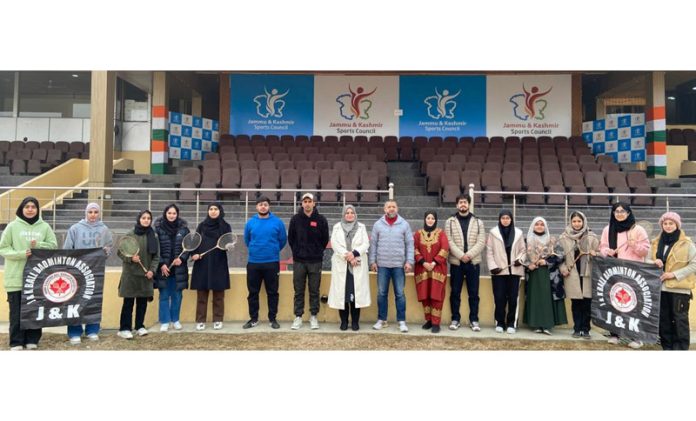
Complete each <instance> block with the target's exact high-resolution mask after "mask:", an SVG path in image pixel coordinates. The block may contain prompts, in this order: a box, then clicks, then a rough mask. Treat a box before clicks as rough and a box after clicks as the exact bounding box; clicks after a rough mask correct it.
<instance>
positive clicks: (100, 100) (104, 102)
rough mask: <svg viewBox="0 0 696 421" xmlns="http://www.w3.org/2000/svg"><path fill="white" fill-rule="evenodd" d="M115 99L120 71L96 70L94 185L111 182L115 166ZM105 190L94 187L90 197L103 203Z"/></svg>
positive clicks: (93, 96)
mask: <svg viewBox="0 0 696 421" xmlns="http://www.w3.org/2000/svg"><path fill="white" fill-rule="evenodd" d="M115 102H116V72H107V71H93V72H92V92H91V112H90V154H89V157H90V159H89V186H90V187H108V186H110V185H111V180H112V174H113V167H114V107H115ZM101 193H102V192H100V191H94V190H91V191H90V192H89V199H90V200H91V201H100V202H101V201H102V200H103V198H102V197H101V196H102V194H101ZM107 194H108V193H107Z"/></svg>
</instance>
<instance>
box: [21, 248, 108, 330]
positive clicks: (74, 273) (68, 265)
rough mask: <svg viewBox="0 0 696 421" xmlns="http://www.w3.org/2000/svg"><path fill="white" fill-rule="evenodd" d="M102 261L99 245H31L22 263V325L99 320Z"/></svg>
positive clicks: (49, 324)
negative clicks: (55, 247)
mask: <svg viewBox="0 0 696 421" xmlns="http://www.w3.org/2000/svg"><path fill="white" fill-rule="evenodd" d="M105 265H106V254H105V253H104V250H103V249H101V248H94V249H80V250H38V249H32V251H31V256H30V257H29V259H27V264H26V266H25V267H24V278H23V279H24V284H23V287H22V319H21V326H22V329H38V328H42V327H51V326H67V325H73V324H78V323H99V322H101V309H102V298H103V294H104V266H105Z"/></svg>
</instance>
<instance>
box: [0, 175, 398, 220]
mask: <svg viewBox="0 0 696 421" xmlns="http://www.w3.org/2000/svg"><path fill="white" fill-rule="evenodd" d="M0 189H7V192H6V193H7V199H6V200H4V201H3V202H4V203H0V207H3V206H4V207H5V209H6V210H7V211H8V214H13V213H14V211H15V209H14V208H13V207H12V206H11V204H12V195H13V194H14V195H18V196H19V197H23V196H22V193H21V192H22V191H23V190H31V191H37V190H38V191H46V192H47V194H46V195H41V196H40V197H37V199H38V200H39V206H40V211H41V212H44V211H50V212H51V213H52V218H51V226H52V228H53V230H55V228H56V213H57V210H58V209H57V206H58V203H57V202H58V200H59V199H61V200H62V201H63V203H65V202H67V201H70V200H72V199H65V198H62V196H65V195H66V193H68V192H71V193H73V194H78V193H81V192H85V191H87V192H97V199H96V201H97V202H98V203H99V205H100V206H101V208H102V209H105V208H104V202H113V201H118V202H123V201H126V200H124V199H114V198H113V195H112V194H111V193H113V192H133V191H138V192H147V209H152V205H153V202H163V203H164V202H166V204H169V203H172V201H173V200H171V199H167V200H158V199H153V193H177V192H194V193H195V201H190V200H180V199H177V200H174V202H176V203H177V204H187V203H190V204H193V203H195V205H196V206H195V209H196V210H195V215H196V225H198V223H199V221H200V218H199V212H200V202H201V199H200V196H201V193H203V192H215V193H218V194H223V195H225V194H227V195H230V194H237V193H239V195H240V200H238V201H235V202H236V203H237V204H238V203H239V202H240V201H241V202H243V204H244V219H245V220H246V219H248V218H249V215H250V212H249V203H250V201H253V200H254V199H255V198H256V197H257V193H260V194H263V193H273V194H274V195H275V194H276V193H288V192H289V193H293V200H292V210H293V213H295V212H297V209H298V193H303V192H308V191H309V192H310V193H313V194H316V193H320V194H323V193H329V194H331V193H334V194H335V193H343V194H341V201H340V202H333V201H326V202H325V203H336V204H338V203H341V204H342V206H345V205H346V204H347V203H346V195H345V193H356V194H357V193H376V194H378V195H383V194H386V195H388V197H389V199H394V183H389V188H388V189H387V190H347V189H313V190H309V189H266V188H264V189H262V188H254V189H248V188H232V189H231V188H167V187H150V188H147V187H143V186H142V185H140V186H130V187H87V186H66V187H53V186H51V187H15V186H9V187H7V186H0ZM61 192H62V193H61ZM16 198H17V196H15V200H16ZM378 198H379V196H378ZM132 201H133V202H141V201H142V200H138V199H135V200H132ZM42 202H43V204H42ZM206 203H207V201H206ZM277 203H289V201H277V200H272V204H273V205H276V204H277ZM113 211H114V209H110V210H109V212H113ZM80 213H81V214H82V211H80ZM71 222H75V221H73V220H71Z"/></svg>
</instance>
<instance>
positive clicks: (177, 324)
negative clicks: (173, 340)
mask: <svg viewBox="0 0 696 421" xmlns="http://www.w3.org/2000/svg"><path fill="white" fill-rule="evenodd" d="M183 328H184V327H183V326H181V322H179V321H178V320H177V321H176V322H174V330H181V329H183Z"/></svg>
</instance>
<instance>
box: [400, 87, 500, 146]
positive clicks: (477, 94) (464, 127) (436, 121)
mask: <svg viewBox="0 0 696 421" xmlns="http://www.w3.org/2000/svg"><path fill="white" fill-rule="evenodd" d="M399 102H400V105H401V110H402V111H403V116H401V121H400V124H399V135H400V136H442V137H447V136H457V137H461V136H474V137H475V136H485V135H486V77H485V76H483V75H472V76H400V78H399Z"/></svg>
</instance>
